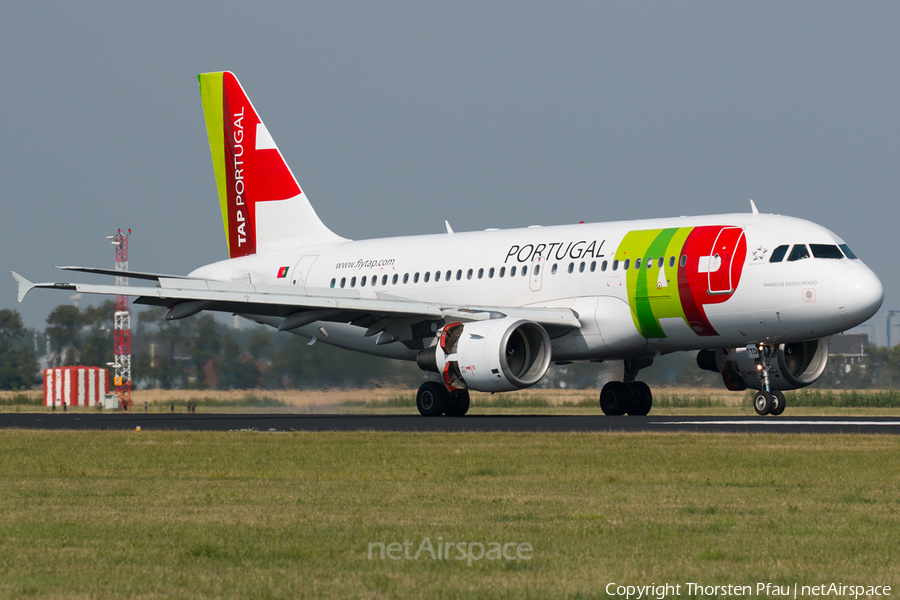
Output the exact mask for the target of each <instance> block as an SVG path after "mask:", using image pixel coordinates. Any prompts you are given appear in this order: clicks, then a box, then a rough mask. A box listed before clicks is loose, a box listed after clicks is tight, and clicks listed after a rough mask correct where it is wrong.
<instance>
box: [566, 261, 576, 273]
mask: <svg viewBox="0 0 900 600" xmlns="http://www.w3.org/2000/svg"><path fill="white" fill-rule="evenodd" d="M566 270H567V271H568V272H569V273H572V272H574V271H575V263H569V268H568V269H566Z"/></svg>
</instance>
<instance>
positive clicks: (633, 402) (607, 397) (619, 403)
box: [600, 358, 653, 417]
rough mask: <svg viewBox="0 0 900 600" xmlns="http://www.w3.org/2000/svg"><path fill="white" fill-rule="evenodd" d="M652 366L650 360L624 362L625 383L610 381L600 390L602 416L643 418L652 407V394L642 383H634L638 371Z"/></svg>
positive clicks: (651, 360) (648, 387)
mask: <svg viewBox="0 0 900 600" xmlns="http://www.w3.org/2000/svg"><path fill="white" fill-rule="evenodd" d="M652 364H653V359H652V358H643V359H639V360H626V361H625V381H610V382H609V383H607V384H606V385H604V386H603V389H602V390H600V410H602V411H603V414H604V415H609V416H619V415H624V414H628V415H632V416H641V417H643V416H645V415H646V414H647V413H649V412H650V409H651V408H652V407H653V393H652V392H651V391H650V386H649V385H647V384H646V383H644V382H643V381H635V380H634V379H635V377H637V374H638V371H640V370H641V369H645V368H647V367H649V366H650V365H652Z"/></svg>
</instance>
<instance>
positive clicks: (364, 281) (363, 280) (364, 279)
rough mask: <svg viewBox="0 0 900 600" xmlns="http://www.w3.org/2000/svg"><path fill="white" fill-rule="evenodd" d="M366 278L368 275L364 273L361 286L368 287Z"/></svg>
mask: <svg viewBox="0 0 900 600" xmlns="http://www.w3.org/2000/svg"><path fill="white" fill-rule="evenodd" d="M366 279H367V277H366V276H365V275H363V278H362V281H360V282H359V287H366Z"/></svg>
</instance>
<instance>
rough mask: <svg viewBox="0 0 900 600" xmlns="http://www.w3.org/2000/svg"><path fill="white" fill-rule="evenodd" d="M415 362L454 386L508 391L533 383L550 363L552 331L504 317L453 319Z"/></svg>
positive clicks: (545, 371) (456, 387) (525, 320)
mask: <svg viewBox="0 0 900 600" xmlns="http://www.w3.org/2000/svg"><path fill="white" fill-rule="evenodd" d="M439 340H440V341H439V343H438V344H437V345H435V346H432V347H430V348H426V349H425V350H423V351H422V352H420V353H419V356H418V357H417V360H416V362H417V363H418V364H419V367H420V368H421V369H423V370H426V371H434V372H437V373H440V374H441V375H442V376H443V379H444V385H445V386H446V387H447V389H448V390H450V391H451V392H452V391H454V390H459V389H469V390H476V391H479V392H508V391H511V390H519V389H522V388H526V387H529V386H532V385H534V384H535V383H537V382H538V381H540V380H541V378H542V377H543V376H544V375H545V374H546V373H547V369H548V368H550V336H548V335H547V332H546V331H545V330H544V328H543V327H541V326H540V325H539V324H537V323H535V322H534V321H529V320H527V319H515V318H512V317H505V318H502V319H490V320H487V321H473V322H471V323H450V324H448V325H445V326H444V328H443V329H441V331H440V338H439Z"/></svg>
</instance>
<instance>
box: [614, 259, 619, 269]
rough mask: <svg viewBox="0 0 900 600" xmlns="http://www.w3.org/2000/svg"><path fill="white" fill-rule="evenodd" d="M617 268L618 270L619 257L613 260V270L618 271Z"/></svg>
mask: <svg viewBox="0 0 900 600" xmlns="http://www.w3.org/2000/svg"><path fill="white" fill-rule="evenodd" d="M618 270H619V259H618V258H617V259H615V260H613V271H618Z"/></svg>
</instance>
